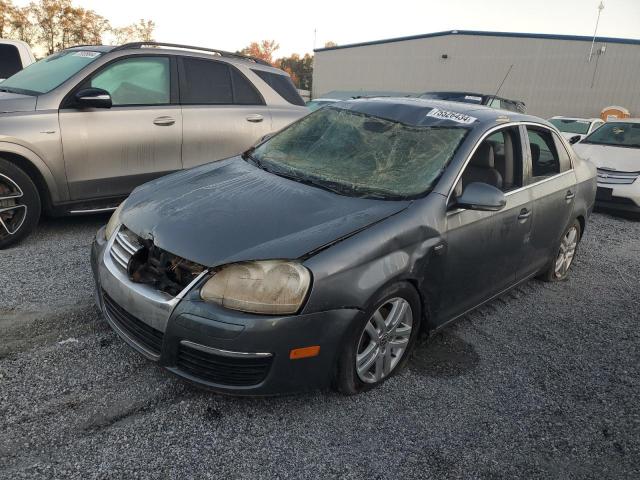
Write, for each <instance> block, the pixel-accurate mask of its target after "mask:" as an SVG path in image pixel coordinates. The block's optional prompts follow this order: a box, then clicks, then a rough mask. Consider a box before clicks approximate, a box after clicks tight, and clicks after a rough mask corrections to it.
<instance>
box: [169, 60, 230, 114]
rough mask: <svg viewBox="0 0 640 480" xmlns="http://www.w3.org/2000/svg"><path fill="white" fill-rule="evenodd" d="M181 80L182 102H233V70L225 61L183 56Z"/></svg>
mask: <svg viewBox="0 0 640 480" xmlns="http://www.w3.org/2000/svg"><path fill="white" fill-rule="evenodd" d="M182 63H183V66H184V69H183V75H182V79H181V80H182V81H181V82H180V97H181V102H182V103H185V104H208V105H209V104H231V103H233V93H232V88H231V72H230V71H229V67H228V66H227V65H226V64H225V63H221V62H212V61H210V60H200V59H197V58H183V59H182Z"/></svg>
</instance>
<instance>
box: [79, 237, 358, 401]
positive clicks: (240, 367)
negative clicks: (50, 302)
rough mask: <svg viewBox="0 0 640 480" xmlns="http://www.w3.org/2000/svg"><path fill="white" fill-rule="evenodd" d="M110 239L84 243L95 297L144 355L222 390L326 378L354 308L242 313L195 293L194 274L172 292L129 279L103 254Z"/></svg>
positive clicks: (266, 391)
mask: <svg viewBox="0 0 640 480" xmlns="http://www.w3.org/2000/svg"><path fill="white" fill-rule="evenodd" d="M109 246H110V245H109V242H107V241H106V240H104V233H103V231H102V230H101V231H99V232H98V234H97V236H96V240H95V241H94V243H93V246H92V250H91V265H92V269H93V274H94V278H95V282H96V302H97V304H98V306H99V308H100V310H101V311H102V312H103V314H104V316H105V318H106V320H107V321H108V323H109V324H110V325H111V327H112V328H113V329H114V330H115V331H116V332H117V333H118V335H120V336H121V337H122V338H123V339H124V340H125V341H126V342H127V343H128V344H129V345H131V346H132V347H133V348H135V349H136V350H138V351H139V352H140V353H142V354H143V355H145V356H146V357H147V358H149V359H150V360H153V361H156V362H158V363H159V364H160V365H162V366H164V367H165V368H167V369H168V370H170V371H171V372H173V373H175V374H177V375H179V376H181V377H184V378H186V379H188V380H190V381H192V382H196V383H198V384H200V385H204V386H206V387H209V388H211V389H213V390H216V391H219V392H223V393H232V394H240V395H271V394H278V393H288V392H293V391H299V390H305V389H311V388H324V387H327V386H328V385H329V384H330V382H331V379H332V375H333V372H334V367H335V362H336V358H337V353H338V351H339V347H340V345H342V343H343V341H344V337H345V334H346V333H347V330H348V328H349V326H350V325H352V323H353V321H354V319H355V318H356V317H357V316H358V315H359V314H360V311H359V310H357V309H350V308H343V309H336V310H330V311H325V312H318V313H309V314H300V315H294V316H283V317H276V316H262V315H252V314H246V313H242V312H236V311H232V310H228V309H224V308H222V307H219V306H217V305H212V304H209V303H206V302H204V301H202V300H201V299H200V296H199V295H198V293H197V290H198V287H199V284H198V283H197V282H196V283H194V285H193V286H192V288H191V290H190V291H189V292H186V293H185V294H184V296H183V298H177V297H175V298H174V297H171V296H170V295H167V294H164V293H163V292H159V291H157V290H154V289H153V288H152V287H150V286H147V285H141V284H136V283H133V282H131V281H130V280H129V278H128V276H127V275H126V273H125V272H124V271H123V270H122V269H121V268H120V267H119V266H118V265H116V264H115V262H113V261H112V259H111V258H110V256H109V253H108V248H109ZM202 280H203V281H204V279H202ZM313 345H319V346H320V353H319V355H318V356H315V357H311V358H303V359H298V360H291V359H290V358H289V354H290V351H291V350H292V349H295V348H302V347H307V346H313Z"/></svg>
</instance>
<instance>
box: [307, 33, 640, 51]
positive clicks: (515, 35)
mask: <svg viewBox="0 0 640 480" xmlns="http://www.w3.org/2000/svg"><path fill="white" fill-rule="evenodd" d="M447 35H472V36H482V37H511V38H538V39H545V40H574V41H582V42H591V41H592V40H593V37H587V36H581V35H552V34H547V33H516V32H483V31H480V30H447V31H444V32H434V33H424V34H421V35H410V36H407V37H396V38H387V39H384V40H373V41H370V42H360V43H351V44H348V45H338V46H336V47H325V48H316V49H314V52H325V51H328V50H340V49H342V48H353V47H365V46H368V45H381V44H385V43H395V42H404V41H407V40H419V39H421V38H431V37H445V36H447ZM596 42H607V43H626V44H631V45H640V39H632V38H615V37H596Z"/></svg>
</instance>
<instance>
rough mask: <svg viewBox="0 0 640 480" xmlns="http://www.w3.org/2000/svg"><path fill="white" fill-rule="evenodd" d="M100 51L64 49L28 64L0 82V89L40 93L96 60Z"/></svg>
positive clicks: (52, 87)
mask: <svg viewBox="0 0 640 480" xmlns="http://www.w3.org/2000/svg"><path fill="white" fill-rule="evenodd" d="M100 55H101V53H100V52H92V51H90V50H65V51H63V52H59V53H55V54H53V55H50V56H48V57H47V58H44V59H42V60H40V61H39V62H36V63H34V64H31V65H29V66H28V67H27V68H25V69H24V70H21V71H19V72H18V73H16V74H15V75H13V76H11V77H9V78H8V79H6V80H5V81H4V82H2V84H0V91H5V92H12V93H22V94H25V95H40V94H42V93H47V92H50V91H51V90H53V89H54V88H56V87H57V86H59V85H61V84H62V83H63V82H65V81H66V80H67V79H69V78H70V77H72V76H73V75H75V74H76V73H78V72H79V71H80V70H82V69H83V68H84V67H86V66H87V65H89V64H90V63H91V62H93V61H94V60H96V59H97V58H98V57H99V56H100Z"/></svg>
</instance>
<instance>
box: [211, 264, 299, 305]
mask: <svg viewBox="0 0 640 480" xmlns="http://www.w3.org/2000/svg"><path fill="white" fill-rule="evenodd" d="M310 283H311V274H310V273H309V270H307V269H306V268H305V267H303V266H302V265H301V264H299V263H298V262H292V261H286V260H265V261H256V262H240V263H232V264H230V265H226V266H224V267H222V268H221V269H220V270H219V271H218V272H217V273H216V274H215V275H214V276H213V277H212V278H211V279H209V280H208V281H207V283H205V284H204V286H203V287H202V289H201V290H200V296H201V297H202V299H203V300H205V301H207V302H212V303H217V304H218V305H222V306H223V307H225V308H230V309H232V310H240V311H242V312H250V313H262V314H270V315H282V314H291V313H296V312H297V311H298V310H299V309H300V307H301V306H302V303H303V302H304V299H305V297H306V296H307V292H308V291H309V285H310Z"/></svg>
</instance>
